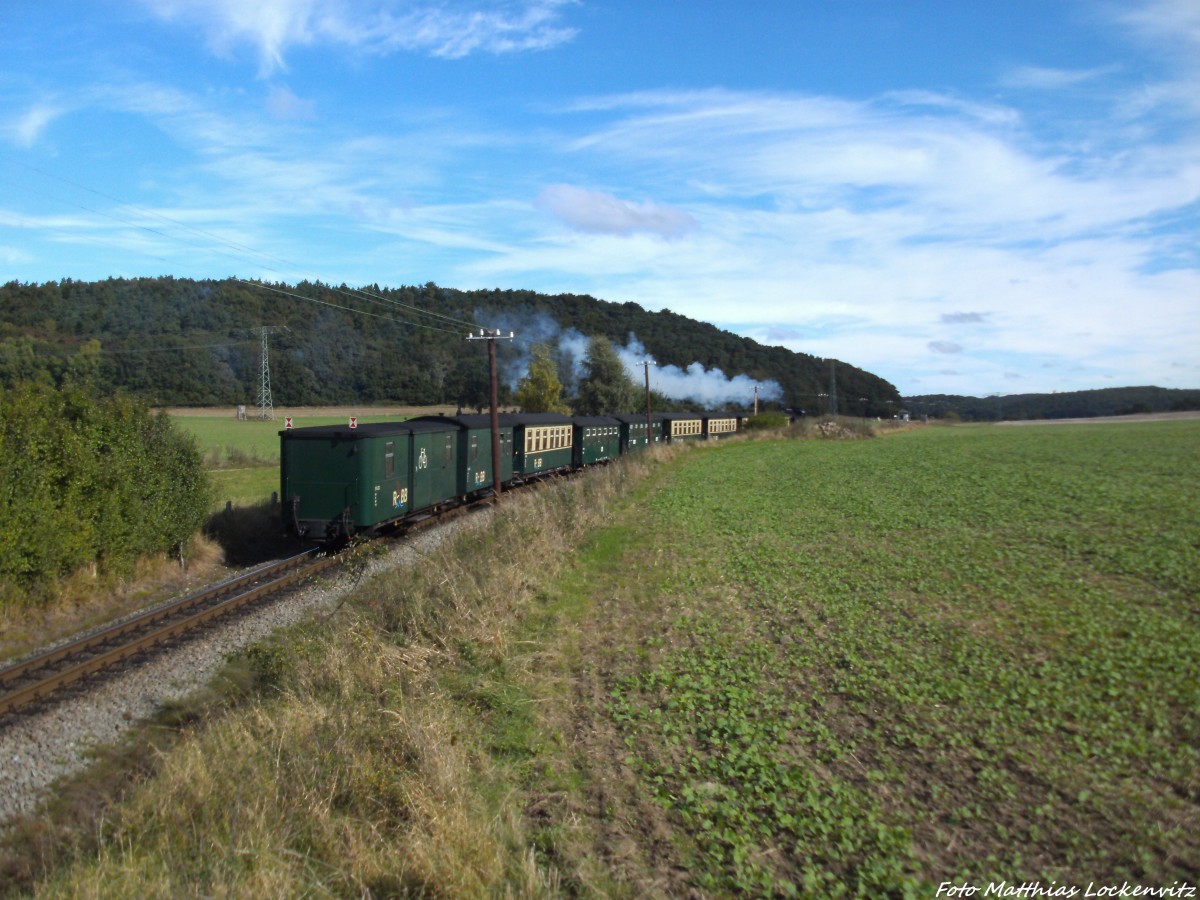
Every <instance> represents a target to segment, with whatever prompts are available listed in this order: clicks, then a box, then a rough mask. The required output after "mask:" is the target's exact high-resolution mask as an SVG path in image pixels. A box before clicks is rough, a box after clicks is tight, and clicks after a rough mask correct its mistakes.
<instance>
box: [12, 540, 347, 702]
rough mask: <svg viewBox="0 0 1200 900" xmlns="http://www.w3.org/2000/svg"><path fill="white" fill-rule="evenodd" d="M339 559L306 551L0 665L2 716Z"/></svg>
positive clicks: (307, 575) (199, 625) (236, 608)
mask: <svg viewBox="0 0 1200 900" xmlns="http://www.w3.org/2000/svg"><path fill="white" fill-rule="evenodd" d="M340 561H341V560H340V559H339V557H337V556H320V555H319V554H318V551H317V550H308V551H306V552H304V553H300V554H298V555H296V556H293V557H291V558H289V559H285V560H282V561H280V562H277V563H273V564H271V565H269V566H263V567H262V568H259V569H255V570H254V571H252V572H247V573H245V574H243V575H239V576H238V577H236V578H232V579H229V580H228V581H224V582H221V583H220V584H217V585H214V586H212V587H209V588H205V589H204V590H202V591H198V592H196V593H193V594H189V595H188V596H186V597H183V598H181V599H179V600H175V601H172V602H170V603H166V604H163V605H161V606H157V607H154V608H153V609H149V610H147V611H145V612H143V613H141V614H139V615H137V616H135V617H133V618H130V619H127V620H125V621H122V622H119V623H116V624H114V625H110V626H108V627H106V628H103V629H100V630H98V631H95V632H92V633H90V634H87V635H85V636H84V637H81V638H79V639H78V640H75V641H71V642H70V643H67V644H63V645H61V646H58V647H54V648H53V649H50V650H47V651H45V652H44V653H40V654H38V655H36V656H32V657H29V658H28V659H24V660H21V661H20V662H18V663H14V664H13V665H11V666H8V667H6V668H4V669H0V716H4V715H8V714H10V713H13V712H16V711H17V710H20V709H22V708H24V707H28V706H31V705H34V704H36V703H39V702H41V701H43V700H45V699H46V698H48V697H50V696H51V695H53V694H55V693H57V692H59V691H61V690H63V689H64V688H66V687H68V686H70V685H72V684H76V683H77V682H80V681H82V680H83V679H85V678H88V677H89V676H91V675H93V674H95V673H97V672H100V671H102V670H104V669H108V668H110V667H112V666H115V665H117V664H119V663H121V662H122V661H124V660H127V659H129V658H131V657H133V656H136V655H137V654H139V653H142V652H144V651H146V650H149V649H151V648H153V647H156V646H159V645H161V644H164V643H166V642H168V641H172V640H175V639H176V638H178V637H180V636H181V635H184V634H186V633H187V632H189V631H193V630H194V629H197V628H200V627H201V626H203V625H206V624H208V623H209V622H211V621H213V620H215V619H218V618H220V617H222V616H225V615H228V614H230V613H232V612H234V611H235V610H238V609H241V608H243V607H244V606H246V605H248V604H250V603H253V602H254V601H256V600H259V599H262V598H263V597H266V596H267V595H269V594H274V593H277V592H278V591H281V590H283V589H284V588H286V587H289V586H290V585H293V584H295V583H297V582H299V581H301V580H303V579H305V578H308V577H310V576H312V575H315V574H316V573H318V572H321V571H323V570H325V569H327V568H329V567H331V566H333V565H335V564H336V563H338V562H340Z"/></svg>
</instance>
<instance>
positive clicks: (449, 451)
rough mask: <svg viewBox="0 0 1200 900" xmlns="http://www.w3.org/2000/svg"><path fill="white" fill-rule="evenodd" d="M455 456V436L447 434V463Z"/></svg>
mask: <svg viewBox="0 0 1200 900" xmlns="http://www.w3.org/2000/svg"><path fill="white" fill-rule="evenodd" d="M453 458H454V436H453V435H450V434H448V435H446V465H450V460H451V459H453Z"/></svg>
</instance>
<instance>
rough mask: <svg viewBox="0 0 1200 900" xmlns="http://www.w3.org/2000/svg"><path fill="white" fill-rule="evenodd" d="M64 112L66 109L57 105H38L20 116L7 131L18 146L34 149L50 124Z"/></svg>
mask: <svg viewBox="0 0 1200 900" xmlns="http://www.w3.org/2000/svg"><path fill="white" fill-rule="evenodd" d="M64 112H66V109H65V108H64V107H63V106H61V105H59V104H57V103H37V104H34V105H33V106H32V107H30V108H29V109H28V110H26V111H25V112H24V113H23V114H22V115H20V116H18V117H17V118H16V119H15V120H14V121H13V122H12V123H11V124H10V125H9V127H8V129H7V131H8V132H9V134H10V135H11V137H12V140H13V141H14V142H15V143H16V144H18V145H20V146H22V147H32V146H33V145H34V144H35V143H37V140H38V138H40V137H41V136H42V134H43V133H44V132H45V130H46V128H47V127H48V126H49V125H50V123H51V122H53V121H54V120H55V119H57V118H58V117H59V116H61V115H63V113H64Z"/></svg>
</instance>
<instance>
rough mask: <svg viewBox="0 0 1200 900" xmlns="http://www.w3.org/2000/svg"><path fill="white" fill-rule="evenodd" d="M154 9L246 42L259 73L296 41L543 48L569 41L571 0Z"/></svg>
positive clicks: (266, 1)
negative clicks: (566, 17)
mask: <svg viewBox="0 0 1200 900" xmlns="http://www.w3.org/2000/svg"><path fill="white" fill-rule="evenodd" d="M143 3H144V4H145V6H146V8H147V9H149V10H150V11H151V12H152V13H153V14H154V15H156V16H158V17H160V18H162V19H164V20H167V21H178V22H180V23H182V24H186V25H194V26H199V27H200V28H202V29H203V30H204V33H205V35H206V37H207V39H208V42H209V46H210V47H211V48H212V49H213V51H214V52H215V53H217V54H219V55H221V56H226V57H229V56H232V55H233V54H234V53H235V52H236V50H237V48H239V47H241V46H244V45H249V46H251V47H253V48H255V50H256V51H257V54H258V58H259V71H260V74H262V75H264V76H265V75H270V74H271V73H273V72H276V71H280V70H285V69H286V68H287V64H286V54H287V51H288V49H289V48H291V47H295V46H300V47H303V46H312V45H328V46H335V47H346V48H351V49H354V50H357V51H362V52H368V53H381V54H386V53H391V52H395V51H408V52H417V53H428V54H430V55H431V56H438V57H444V58H448V59H458V58H461V57H464V56H468V55H470V54H472V53H477V52H482V53H493V54H504V53H518V52H522V51H531V50H544V49H547V48H550V47H555V46H558V45H559V44H563V43H565V42H568V41H570V40H572V39H573V38H574V37H575V35H576V33H577V30H576V29H574V28H571V27H568V26H566V25H564V24H562V21H561V10H562V8H563V7H564V6H568V5H571V4H572V0H511V2H508V3H504V4H501V5H497V4H494V3H484V2H460V3H457V4H450V5H448V4H444V3H436V4H435V3H426V4H422V5H410V4H400V3H396V2H388V0H254V2H246V0H143Z"/></svg>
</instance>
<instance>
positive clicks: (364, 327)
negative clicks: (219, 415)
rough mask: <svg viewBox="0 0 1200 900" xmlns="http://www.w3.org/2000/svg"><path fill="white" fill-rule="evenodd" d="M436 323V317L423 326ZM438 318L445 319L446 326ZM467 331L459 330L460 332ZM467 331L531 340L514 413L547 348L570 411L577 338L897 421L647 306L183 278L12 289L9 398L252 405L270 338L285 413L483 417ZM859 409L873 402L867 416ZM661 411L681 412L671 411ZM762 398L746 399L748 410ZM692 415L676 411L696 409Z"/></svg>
mask: <svg viewBox="0 0 1200 900" xmlns="http://www.w3.org/2000/svg"><path fill="white" fill-rule="evenodd" d="M425 314H430V315H425ZM435 317H436V318H435ZM459 323H461V324H459ZM468 323H481V324H483V325H486V326H487V327H494V325H498V324H502V325H503V327H505V328H506V329H508V328H513V330H519V331H520V332H521V333H520V334H518V338H519V340H518V341H515V342H513V343H512V344H511V345H510V344H509V342H501V345H500V346H499V347H498V351H499V365H500V370H501V389H500V390H501V402H502V403H505V404H512V403H514V402H515V392H516V388H517V384H518V382H519V380H520V379H521V378H523V377H524V376H525V375H526V374H527V370H528V363H529V361H530V358H531V356H530V351H529V349H528V348H529V346H530V344H531V343H542V344H544V345H546V346H547V347H548V348H549V351H550V354H551V357H552V359H553V361H554V362H555V364H556V366H557V367H558V369H559V373H560V379H561V380H562V382H563V385H564V389H565V393H566V396H567V398H568V399H575V398H576V396H577V395H576V391H577V389H578V386H579V385H578V376H577V373H578V370H579V365H578V364H579V363H580V362H582V361H581V360H578V361H577V360H574V359H573V358H572V357H571V353H570V350H569V349H568V348H566V347H565V346H563V345H561V344H560V343H558V342H557V341H556V340H555V336H556V335H562V334H565V333H576V334H578V335H582V336H585V337H587V338H595V337H602V338H607V339H608V340H609V341H611V342H612V343H614V344H615V345H617V346H625V345H626V344H627V342H628V341H629V340H630V339H631V337H632V338H636V339H637V340H638V341H640V342H641V344H642V345H643V346H644V347H645V350H646V352H647V353H649V354H651V355H652V356H653V357H654V359H655V360H656V361H657V362H658V363H660V364H662V365H671V366H678V367H679V368H681V369H686V368H687V367H688V366H690V365H692V364H693V363H696V362H699V363H700V364H701V365H703V366H704V368H705V369H708V370H712V369H719V370H721V371H722V372H724V373H725V375H726V376H729V377H732V376H735V375H747V376H749V377H750V378H753V379H756V380H759V381H774V382H776V383H778V384H779V386H780V389H781V394H782V396H781V398H780V400H779V401H778V402H777V405H778V406H781V407H784V408H791V409H803V410H808V411H818V408H819V404H820V403H821V401H820V400H819V398H820V397H821V396H822V395H825V394H827V393H829V391H830V383H831V368H832V369H834V370H835V372H836V374H835V375H834V376H833V377H834V378H836V388H835V390H836V392H837V393H838V394H839V395H841V396H843V397H846V398H851V397H852V398H854V409H853V412H854V414H856V415H857V414H864V415H872V416H874V415H886V416H890V415H893V414H895V413H896V412H898V411H899V405H900V396H899V393H898V392H897V390H896V388H895V387H894V386H893V385H891V384H889V383H888V382H887V381H885V380H884V379H882V378H880V377H878V376H877V375H873V374H871V373H869V372H866V371H863V370H862V369H859V368H857V367H855V366H852V365H849V364H847V363H844V362H839V361H831V360H827V359H821V358H818V357H814V356H809V355H807V354H802V353H794V352H792V351H790V350H788V349H786V348H784V347H768V346H764V345H762V344H759V343H757V342H756V341H753V340H751V339H749V338H744V337H740V336H738V335H735V334H732V333H731V332H728V331H723V330H721V329H719V328H717V327H716V326H714V325H710V324H707V323H704V322H697V321H695V320H692V319H689V318H687V317H685V316H682V315H679V314H677V313H674V312H671V311H670V310H662V311H660V312H648V311H647V310H645V309H643V308H642V307H641V306H639V305H638V304H636V303H632V302H626V303H611V302H608V301H603V300H597V299H595V298H593V297H588V296H579V295H574V294H560V295H554V296H551V295H546V294H539V293H536V292H534V291H514V290H500V289H495V290H482V291H460V290H455V289H451V288H443V287H439V286H437V285H435V284H433V283H429V284H426V285H422V286H405V287H398V288H382V287H380V286H378V285H367V286H365V287H364V288H361V289H351V288H348V287H346V286H344V285H342V286H331V285H324V284H320V283H313V282H301V283H300V284H298V285H294V286H293V285H283V284H269V283H257V282H253V283H252V282H247V281H242V280H239V279H233V278H230V279H224V280H192V279H176V278H172V277H166V276H164V277H159V278H134V279H126V278H110V279H107V280H105V281H95V282H85V281H73V280H70V279H64V280H63V281H51V282H46V283H44V284H28V283H22V282H15V281H14V282H9V283H8V284H5V285H3V286H0V387H8V386H12V385H14V384H17V383H20V382H22V381H36V382H39V383H43V384H53V385H59V386H62V385H70V384H76V383H83V382H86V383H89V384H94V385H96V386H97V387H98V388H99V389H101V390H104V391H117V390H122V391H126V392H128V393H130V394H132V395H135V396H136V397H138V398H140V399H142V400H144V401H145V402H147V403H149V404H151V405H153V406H219V405H237V404H253V403H255V402H256V400H257V398H258V393H259V385H260V375H261V348H260V329H261V327H262V326H286V330H277V331H273V332H272V333H271V334H270V337H269V340H270V345H269V346H270V353H269V360H270V377H271V387H272V394H273V398H274V401H275V402H276V403H277V404H287V405H294V406H310V405H328V404H343V403H351V402H362V403H370V402H403V403H411V404H414V405H432V404H455V405H458V406H460V407H464V408H469V407H476V406H482V405H484V404H486V403H487V398H488V375H487V362H486V357H485V355H484V353H483V351H482V350H480V349H478V347H475V346H467V345H466V343H465V338H466V333H467V330H468ZM859 398H866V401H865V403H864V402H863V401H860V400H859ZM658 399H659V400H660V404H659V405H658V406H657V408H667V407H668V406H669V405H671V404H670V401H669V398H665V397H661V396H660V397H659V398H658ZM752 400H753V398H752V397H747V398H746V400H745V402H744V404H742V406H743V407H746V406H749V405H750V403H752ZM696 405H697V404H695V403H688V402H680V403H677V404H676V406H677V408H678V407H679V406H683V407H689V406H696Z"/></svg>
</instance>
